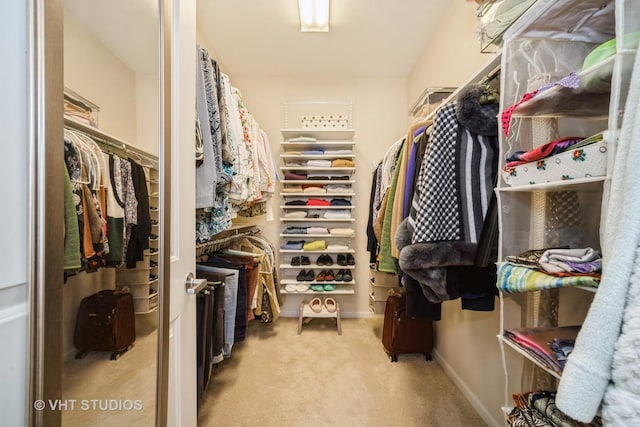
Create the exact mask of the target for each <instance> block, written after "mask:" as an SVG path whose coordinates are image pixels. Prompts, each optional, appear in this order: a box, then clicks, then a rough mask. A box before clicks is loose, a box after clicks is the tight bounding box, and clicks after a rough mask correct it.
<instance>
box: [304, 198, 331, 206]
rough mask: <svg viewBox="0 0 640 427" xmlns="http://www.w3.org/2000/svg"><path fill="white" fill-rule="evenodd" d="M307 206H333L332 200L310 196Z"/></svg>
mask: <svg viewBox="0 0 640 427" xmlns="http://www.w3.org/2000/svg"><path fill="white" fill-rule="evenodd" d="M306 205H307V206H331V202H330V201H328V200H324V199H314V198H310V199H308V200H307V202H306Z"/></svg>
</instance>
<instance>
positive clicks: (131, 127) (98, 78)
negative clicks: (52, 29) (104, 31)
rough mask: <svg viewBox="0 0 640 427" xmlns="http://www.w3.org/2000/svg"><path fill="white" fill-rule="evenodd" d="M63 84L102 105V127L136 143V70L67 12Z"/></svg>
mask: <svg viewBox="0 0 640 427" xmlns="http://www.w3.org/2000/svg"><path fill="white" fill-rule="evenodd" d="M64 84H65V86H67V87H69V88H70V89H71V90H73V91H75V92H76V93H78V94H79V95H81V96H83V97H85V98H87V99H88V100H89V101H91V102H93V103H94V104H97V105H98V106H99V107H100V120H99V128H100V129H101V130H103V131H105V132H107V133H109V134H111V135H114V136H116V137H118V138H120V139H123V140H125V141H127V142H130V143H132V144H134V145H135V141H136V138H137V133H136V76H135V73H134V72H133V71H132V70H131V69H129V68H128V67H127V66H126V65H125V64H124V63H123V62H122V61H120V59H118V58H117V57H116V56H115V55H113V54H112V53H111V52H110V51H109V50H107V49H106V48H105V47H104V45H103V44H102V43H100V41H98V40H97V39H96V37H95V36H94V35H93V34H91V33H90V32H89V31H87V29H86V28H85V27H83V26H82V24H81V23H79V22H78V21H77V20H76V19H75V18H74V17H73V16H72V15H71V14H69V13H65V14H64Z"/></svg>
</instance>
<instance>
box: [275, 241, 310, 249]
mask: <svg viewBox="0 0 640 427" xmlns="http://www.w3.org/2000/svg"><path fill="white" fill-rule="evenodd" d="M305 244H306V243H305V241H304V240H289V241H288V242H287V243H284V244H282V245H281V246H280V249H284V250H291V251H299V250H301V249H302V248H303V246H304V245H305Z"/></svg>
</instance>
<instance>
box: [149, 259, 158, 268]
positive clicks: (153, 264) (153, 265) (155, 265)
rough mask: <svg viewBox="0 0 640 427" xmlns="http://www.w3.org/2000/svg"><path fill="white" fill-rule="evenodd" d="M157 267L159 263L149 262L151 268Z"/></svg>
mask: <svg viewBox="0 0 640 427" xmlns="http://www.w3.org/2000/svg"><path fill="white" fill-rule="evenodd" d="M157 266H158V262H157V261H153V260H150V261H149V267H151V268H154V267H157Z"/></svg>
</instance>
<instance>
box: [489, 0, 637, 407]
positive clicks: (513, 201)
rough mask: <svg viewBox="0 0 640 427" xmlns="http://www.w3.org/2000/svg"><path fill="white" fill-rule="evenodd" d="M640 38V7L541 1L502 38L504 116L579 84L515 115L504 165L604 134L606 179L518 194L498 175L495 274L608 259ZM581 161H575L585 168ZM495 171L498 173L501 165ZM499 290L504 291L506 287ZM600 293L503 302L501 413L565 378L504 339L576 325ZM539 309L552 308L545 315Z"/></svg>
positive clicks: (569, 290)
mask: <svg viewBox="0 0 640 427" xmlns="http://www.w3.org/2000/svg"><path fill="white" fill-rule="evenodd" d="M568 29H570V30H568ZM639 30H640V0H631V1H629V0H626V1H625V0H615V1H614V0H605V1H603V0H585V1H583V2H581V3H580V8H576V7H575V2H573V1H570V0H538V1H537V2H536V3H535V4H534V5H532V6H531V8H530V9H529V10H528V11H527V12H526V13H525V14H523V15H522V16H521V17H520V19H519V20H518V21H517V22H516V23H515V24H514V25H513V26H512V27H511V28H510V29H509V30H508V31H507V32H506V34H505V36H504V46H503V53H502V78H501V90H500V93H501V100H500V106H501V109H502V110H503V111H504V110H506V109H508V108H509V107H510V106H513V105H516V104H517V103H518V102H519V101H520V100H521V99H522V98H523V96H524V95H525V93H531V92H533V91H534V90H536V89H538V88H539V87H542V86H543V85H545V84H549V83H555V82H558V81H559V80H560V79H562V78H563V77H565V76H568V75H569V74H570V73H575V74H576V75H577V77H578V87H577V88H571V87H565V86H562V85H557V84H556V85H553V86H552V87H551V88H549V89H546V90H544V91H542V92H539V93H538V94H536V95H535V96H534V97H533V98H532V99H530V100H528V101H526V102H523V103H521V104H519V105H518V106H517V107H516V108H515V109H514V110H513V115H512V117H511V121H510V133H509V135H507V136H505V135H504V133H503V132H500V159H502V161H504V160H505V159H507V158H509V157H510V156H511V155H513V154H514V153H515V152H516V151H529V150H532V149H534V148H537V147H540V146H541V145H543V144H546V143H548V142H551V141H553V140H557V139H558V138H562V137H568V136H575V135H580V136H581V137H584V138H586V137H589V136H591V135H595V134H597V133H599V132H602V133H603V142H602V147H603V149H602V150H600V153H603V154H605V155H606V158H605V159H604V161H605V162H606V172H605V173H603V174H597V175H593V176H591V175H590V174H589V173H588V172H589V171H588V170H587V171H586V173H584V174H583V175H581V177H580V178H577V179H567V180H559V179H557V178H554V179H553V180H551V182H538V183H535V184H528V185H513V186H511V185H510V184H509V182H507V180H506V175H504V174H503V175H501V176H500V178H499V179H498V185H497V189H496V194H497V200H498V207H499V209H498V211H499V245H498V261H499V269H500V268H501V267H503V264H504V263H505V262H506V260H507V256H510V255H519V254H523V253H524V252H526V251H528V250H531V249H544V248H550V247H563V246H564V247H570V248H586V247H591V248H593V249H595V250H598V251H602V249H603V248H602V247H601V234H602V233H603V230H600V224H601V223H603V219H604V218H603V213H604V212H606V207H607V199H608V188H609V183H610V180H611V171H612V170H613V162H614V153H615V150H616V142H617V138H618V134H619V131H620V126H621V123H622V116H623V115H624V106H625V102H626V97H627V92H628V86H629V81H630V77H631V69H632V64H633V61H634V59H635V54H636V51H635V50H630V49H628V47H627V45H628V43H629V40H628V38H629V37H630V36H631V35H632V34H634V33H635V34H637V32H638V31H639ZM614 38H615V41H614V42H612V43H615V49H613V50H612V51H611V55H610V56H609V57H608V58H606V57H605V58H601V59H600V61H599V63H597V64H595V65H591V66H588V67H585V66H584V65H585V58H587V55H589V54H590V53H592V52H593V51H594V50H595V49H596V48H597V47H599V46H600V47H602V46H604V44H605V42H609V41H611V40H612V39H614ZM636 44H637V40H636ZM576 151H577V150H576ZM575 154H576V153H575V152H574V155H575ZM579 157H580V156H576V158H574V159H572V160H575V161H582V160H584V159H581V158H579ZM547 159H552V160H548V161H549V162H551V161H554V162H555V163H556V165H560V164H561V162H560V161H559V160H560V159H559V158H558V157H556V158H555V159H554V156H551V157H548V158H546V159H544V160H547ZM562 165H563V166H562V167H563V168H564V167H565V164H564V163H562ZM499 167H500V169H502V167H503V165H500V166H499ZM539 169H541V170H540V171H538V172H539V173H542V174H544V173H546V172H545V171H546V169H544V168H539ZM501 172H502V170H500V171H499V173H501ZM603 256H604V257H606V256H607V254H606V253H604V254H603ZM499 277H500V276H499ZM498 280H500V279H498ZM498 288H499V289H503V287H502V284H501V283H500V282H498ZM596 292H597V288H594V287H588V286H568V287H561V288H556V289H554V290H548V289H547V290H537V291H532V292H516V293H505V292H502V291H501V292H500V331H499V333H498V335H497V337H498V342H499V345H500V348H501V353H502V359H503V360H502V361H503V367H504V372H505V390H504V391H505V396H504V401H505V406H504V407H503V409H504V411H505V413H509V411H510V410H511V409H512V405H513V404H512V403H511V396H512V395H514V394H516V393H520V392H527V391H531V390H522V388H525V387H531V386H533V387H534V388H537V387H538V384H529V381H531V379H532V378H533V377H534V376H538V375H537V374H535V375H534V374H533V372H534V370H535V368H536V367H537V368H540V369H542V370H543V371H544V372H546V373H547V374H549V375H550V376H551V377H547V378H546V379H545V378H544V375H542V376H538V378H542V381H543V382H544V383H545V384H547V385H550V387H552V389H551V390H550V391H555V387H557V384H558V381H559V380H560V379H561V378H562V374H561V373H558V372H556V371H555V370H553V369H549V367H547V366H546V365H545V364H544V363H542V362H541V361H539V360H537V359H536V357H535V356H532V355H531V354H530V353H529V352H527V351H526V350H524V349H523V348H522V347H520V346H519V345H517V344H515V343H514V342H513V341H511V340H509V339H507V338H506V337H505V335H504V333H505V331H507V330H510V329H513V328H530V329H529V331H532V332H534V333H535V332H538V331H541V330H542V329H541V328H542V326H548V325H550V326H551V327H556V326H558V327H562V326H573V325H579V324H581V323H582V321H583V320H584V317H585V316H586V313H587V312H588V310H589V305H590V303H591V300H592V298H593V295H594V294H595V293H596ZM543 306H544V307H551V308H549V309H548V310H547V311H543V310H540V308H539V307H543ZM554 307H555V308H554ZM549 350H550V349H547V351H549ZM569 357H570V356H569ZM525 361H528V362H527V363H528V364H527V363H525ZM527 384H528V385H527ZM554 384H555V385H554Z"/></svg>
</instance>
